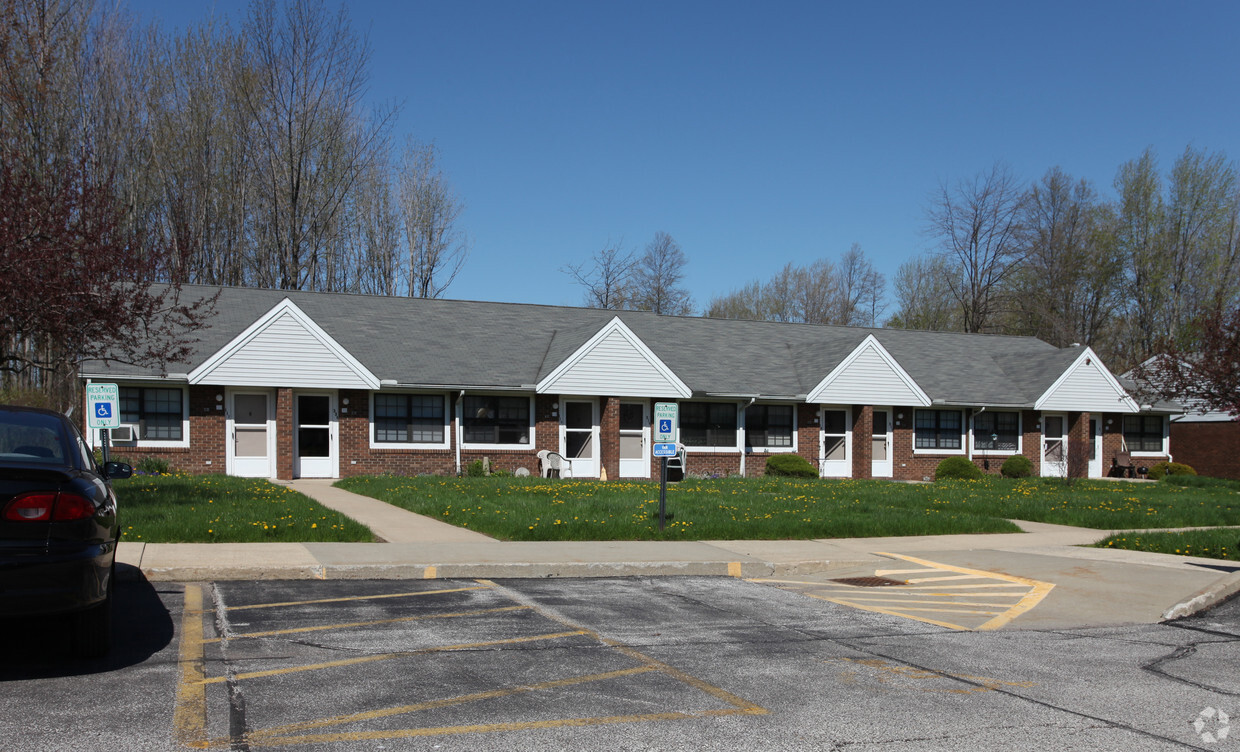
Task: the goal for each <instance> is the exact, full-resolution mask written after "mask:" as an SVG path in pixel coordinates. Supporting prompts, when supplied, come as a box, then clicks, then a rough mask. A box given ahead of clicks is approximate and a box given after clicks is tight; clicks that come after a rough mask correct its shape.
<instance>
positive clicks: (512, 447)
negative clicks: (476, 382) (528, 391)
mask: <svg viewBox="0 0 1240 752" xmlns="http://www.w3.org/2000/svg"><path fill="white" fill-rule="evenodd" d="M470 397H525V399H527V400H529V403H530V409H529V416H530V421H529V426H528V429H529V430H528V432H527V433H526V441H525V443H522V444H478V443H473V442H468V441H466V440H465V400H467V399H469V398H470ZM456 419H457V420H458V421H459V423H458V425H459V426H460V428H459V430H460V432H461V449H462V450H486V451H491V452H524V451H529V450H531V449H533V448H534V442H535V441H536V437H535V436H534V428H535V425H536V420H535V416H534V396H533V395H521V394H513V393H512V392H467V393H466V394H465V395H464V396H463V397H461V398H460V399H459V400H456Z"/></svg>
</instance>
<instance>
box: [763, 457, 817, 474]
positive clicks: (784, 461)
mask: <svg viewBox="0 0 1240 752" xmlns="http://www.w3.org/2000/svg"><path fill="white" fill-rule="evenodd" d="M766 474H767V475H783V476H788V477H791V478H817V477H818V470H817V469H816V468H815V467H814V466H813V465H811V464H809V461H808V460H806V459H805V458H804V457H802V456H800V455H799V454H773V455H771V456H770V457H767V458H766Z"/></svg>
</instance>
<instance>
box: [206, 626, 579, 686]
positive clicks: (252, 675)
mask: <svg viewBox="0 0 1240 752" xmlns="http://www.w3.org/2000/svg"><path fill="white" fill-rule="evenodd" d="M584 634H588V632H587V631H586V630H576V631H573V632H557V633H555V634H544V635H533V636H530V637H512V638H509V639H506V640H489V641H487V642H466V643H461V644H459V645H441V646H438V647H433V648H423V649H421V650H402V651H400V652H398V653H380V654H377V655H367V656H362V657H360V658H346V659H344V660H339V661H328V662H326V663H312V664H309V665H306V666H293V667H290V668H278V669H271V670H270V671H250V672H248V673H244V674H236V675H235V676H234V677H233V678H234V679H236V680H238V681H241V680H245V679H261V678H263V677H267V676H282V675H284V674H297V673H301V672H302V671H317V670H319V669H324V668H336V667H337V666H355V665H357V664H359V663H373V662H375V661H388V660H391V659H393V658H408V657H410V656H414V655H424V654H426V653H442V652H447V651H452V650H470V649H473V648H487V647H494V646H496V645H515V644H518V643H522V642H537V641H539V640H558V639H560V638H562V637H575V636H577V635H584ZM227 680H228V677H226V676H213V677H210V678H207V679H202V680H201V681H200V682H199V683H200V684H219V683H221V682H224V681H227Z"/></svg>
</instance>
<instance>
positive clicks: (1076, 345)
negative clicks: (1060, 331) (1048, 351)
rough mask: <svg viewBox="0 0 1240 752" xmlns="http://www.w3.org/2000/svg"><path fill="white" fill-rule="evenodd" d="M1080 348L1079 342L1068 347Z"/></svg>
mask: <svg viewBox="0 0 1240 752" xmlns="http://www.w3.org/2000/svg"><path fill="white" fill-rule="evenodd" d="M1080 346H1081V343H1080V342H1073V343H1072V344H1070V345H1068V347H1080Z"/></svg>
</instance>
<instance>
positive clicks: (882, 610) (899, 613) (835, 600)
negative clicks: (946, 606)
mask: <svg viewBox="0 0 1240 752" xmlns="http://www.w3.org/2000/svg"><path fill="white" fill-rule="evenodd" d="M804 595H808V596H809V597H810V598H818V599H819V600H824V601H830V602H831V603H838V604H840V605H841V606H852V607H853V608H859V609H861V610H862V611H873V612H875V613H879V614H887V615H888V616H899V617H900V618H903V619H915V620H916V621H920V622H925V623H926V624H933V625H935V626H936V627H946V628H948V629H955V630H957V631H960V632H968V631H969V628H968V627H963V626H961V625H959V624H952V623H951V622H947V621H940V620H938V619H928V618H926V617H924V616H909V615H908V614H906V613H903V612H902V611H899V610H895V609H890V608H883V607H881V606H866V605H863V604H860V603H854V602H852V601H848V600H844V599H843V598H827V597H825V596H821V595H814V594H813V593H805V594H804Z"/></svg>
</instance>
